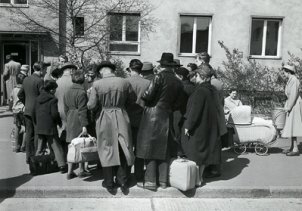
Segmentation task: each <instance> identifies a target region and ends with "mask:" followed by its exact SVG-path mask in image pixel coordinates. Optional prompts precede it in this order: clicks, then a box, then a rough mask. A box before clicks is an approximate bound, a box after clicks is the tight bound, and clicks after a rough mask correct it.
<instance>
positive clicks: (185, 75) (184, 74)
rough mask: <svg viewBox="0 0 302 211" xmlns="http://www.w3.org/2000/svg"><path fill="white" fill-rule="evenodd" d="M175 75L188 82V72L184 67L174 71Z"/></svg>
mask: <svg viewBox="0 0 302 211" xmlns="http://www.w3.org/2000/svg"><path fill="white" fill-rule="evenodd" d="M175 73H176V74H177V75H181V76H182V77H183V79H182V80H188V79H189V78H188V75H189V70H188V69H187V68H185V67H179V68H176V69H175Z"/></svg>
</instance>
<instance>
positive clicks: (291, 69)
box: [282, 65, 296, 73]
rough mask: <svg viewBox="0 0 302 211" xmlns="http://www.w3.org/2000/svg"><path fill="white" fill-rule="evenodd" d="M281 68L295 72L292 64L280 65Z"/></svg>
mask: <svg viewBox="0 0 302 211" xmlns="http://www.w3.org/2000/svg"><path fill="white" fill-rule="evenodd" d="M282 69H287V70H289V71H291V72H293V73H296V69H295V67H294V66H292V65H284V66H283V67H282Z"/></svg>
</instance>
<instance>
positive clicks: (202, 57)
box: [197, 52, 211, 63]
mask: <svg viewBox="0 0 302 211" xmlns="http://www.w3.org/2000/svg"><path fill="white" fill-rule="evenodd" d="M197 58H198V59H200V60H203V61H205V62H206V63H209V62H210V58H211V57H210V55H209V54H208V53H207V52H201V53H198V54H197Z"/></svg>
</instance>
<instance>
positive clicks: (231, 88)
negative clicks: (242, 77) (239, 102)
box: [229, 86, 237, 93]
mask: <svg viewBox="0 0 302 211" xmlns="http://www.w3.org/2000/svg"><path fill="white" fill-rule="evenodd" d="M233 91H236V92H237V87H234V86H232V87H230V88H229V93H231V92H233Z"/></svg>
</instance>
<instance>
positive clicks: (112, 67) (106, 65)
mask: <svg viewBox="0 0 302 211" xmlns="http://www.w3.org/2000/svg"><path fill="white" fill-rule="evenodd" d="M103 67H109V68H111V69H112V70H113V71H115V69H116V66H115V64H113V63H111V62H110V61H102V62H101V63H100V64H99V65H98V67H97V71H100V70H101V69H102V68H103Z"/></svg>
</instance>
